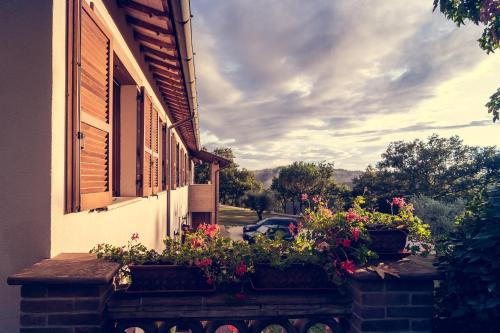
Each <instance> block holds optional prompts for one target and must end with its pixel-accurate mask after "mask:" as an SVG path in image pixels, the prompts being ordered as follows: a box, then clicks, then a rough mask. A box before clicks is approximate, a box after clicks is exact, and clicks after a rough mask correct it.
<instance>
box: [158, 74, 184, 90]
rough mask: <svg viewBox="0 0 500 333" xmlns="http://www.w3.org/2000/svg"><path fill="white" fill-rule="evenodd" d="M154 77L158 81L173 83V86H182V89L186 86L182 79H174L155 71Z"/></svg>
mask: <svg viewBox="0 0 500 333" xmlns="http://www.w3.org/2000/svg"><path fill="white" fill-rule="evenodd" d="M153 77H154V78H155V79H156V80H158V81H161V82H164V83H167V84H171V85H172V86H175V87H177V88H180V89H182V88H183V87H184V85H183V82H182V81H176V80H172V79H171V78H168V77H166V76H163V75H161V74H158V73H153Z"/></svg>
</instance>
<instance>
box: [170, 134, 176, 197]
mask: <svg viewBox="0 0 500 333" xmlns="http://www.w3.org/2000/svg"><path fill="white" fill-rule="evenodd" d="M170 142H171V145H170V155H171V156H172V161H171V169H170V178H171V182H172V190H175V189H176V188H177V153H178V151H177V140H176V139H175V135H172V138H171V140H170Z"/></svg>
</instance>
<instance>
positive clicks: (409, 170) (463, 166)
mask: <svg viewBox="0 0 500 333" xmlns="http://www.w3.org/2000/svg"><path fill="white" fill-rule="evenodd" d="M499 170H500V152H499V150H498V149H497V148H496V147H484V148H480V147H471V146H467V145H464V144H463V143H462V140H461V139H460V138H459V137H458V136H453V137H451V138H441V137H439V136H438V135H436V134H434V135H432V136H430V137H429V138H428V139H427V141H422V140H419V139H416V140H413V141H410V142H405V141H396V142H392V143H391V144H389V147H388V148H387V150H386V151H385V152H384V153H383V154H382V160H381V161H380V162H379V163H378V164H377V167H376V168H372V167H369V168H368V169H367V170H366V171H365V172H364V173H363V174H361V175H360V176H359V177H357V178H355V179H354V187H353V191H354V194H356V195H360V194H364V195H365V196H367V198H368V202H369V203H370V204H372V205H373V206H378V208H379V209H381V210H383V211H385V210H386V209H388V205H387V204H386V201H387V200H390V199H391V198H392V197H395V196H406V197H409V196H412V195H425V196H428V197H430V198H433V199H436V200H442V201H447V202H451V201H454V200H456V199H460V198H463V199H470V198H472V197H473V196H474V195H475V194H476V193H478V192H479V191H480V190H482V189H483V188H484V187H485V186H487V185H488V184H491V183H492V182H494V181H495V180H498V177H499Z"/></svg>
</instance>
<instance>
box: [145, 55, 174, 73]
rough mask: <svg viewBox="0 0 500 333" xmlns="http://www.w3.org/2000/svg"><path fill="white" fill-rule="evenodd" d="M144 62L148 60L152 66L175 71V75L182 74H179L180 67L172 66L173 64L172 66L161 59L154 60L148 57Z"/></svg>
mask: <svg viewBox="0 0 500 333" xmlns="http://www.w3.org/2000/svg"><path fill="white" fill-rule="evenodd" d="M144 60H146V61H147V62H150V63H152V64H155V65H158V66H161V67H165V68H168V69H170V70H172V71H174V72H175V73H180V72H179V67H177V66H175V65H172V64H170V63H168V62H165V61H162V60H159V59H156V58H152V57H150V56H148V55H147V56H145V57H144ZM175 73H174V74H175Z"/></svg>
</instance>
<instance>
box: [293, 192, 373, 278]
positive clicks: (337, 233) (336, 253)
mask: <svg viewBox="0 0 500 333" xmlns="http://www.w3.org/2000/svg"><path fill="white" fill-rule="evenodd" d="M302 200H304V201H307V202H308V203H309V207H308V208H306V210H305V215H304V221H305V229H306V230H307V232H306V233H305V234H306V237H307V238H309V239H311V240H312V241H313V244H314V245H313V247H314V249H315V251H316V252H317V253H318V255H319V256H320V257H321V258H322V263H323V268H324V270H325V271H326V272H327V273H328V275H329V277H330V280H331V281H333V282H334V283H335V284H336V285H337V286H338V287H342V286H343V285H344V284H345V281H346V277H347V276H349V275H351V274H353V273H354V272H355V270H356V268H357V267H358V266H360V265H363V264H365V263H366V262H367V261H368V259H370V258H372V257H374V256H375V254H374V253H373V251H371V250H370V249H369V248H368V245H369V236H368V233H367V230H366V228H365V225H364V223H363V220H362V219H353V218H352V216H351V215H350V214H349V212H334V211H332V210H331V209H330V208H329V207H328V206H327V203H326V202H325V201H323V200H322V199H321V198H320V197H319V196H314V197H312V202H313V203H314V207H311V204H310V202H309V199H308V196H307V195H302Z"/></svg>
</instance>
